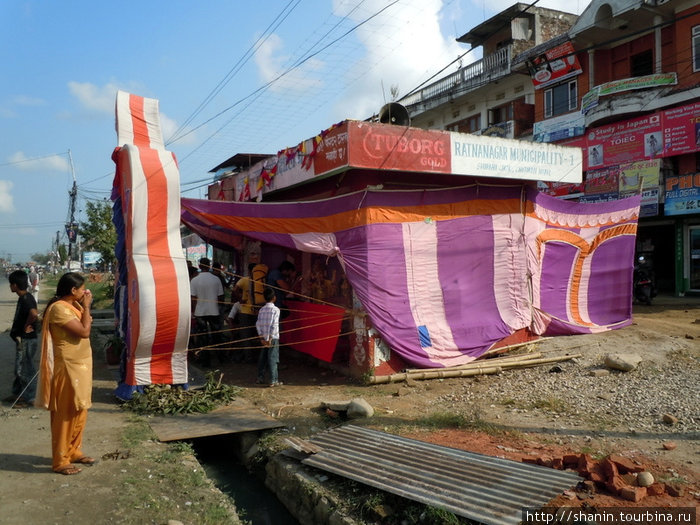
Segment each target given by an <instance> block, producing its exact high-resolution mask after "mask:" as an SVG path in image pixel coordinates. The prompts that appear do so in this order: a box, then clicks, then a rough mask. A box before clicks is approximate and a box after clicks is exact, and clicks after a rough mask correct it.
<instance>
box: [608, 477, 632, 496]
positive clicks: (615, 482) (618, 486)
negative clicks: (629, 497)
mask: <svg viewBox="0 0 700 525" xmlns="http://www.w3.org/2000/svg"><path fill="white" fill-rule="evenodd" d="M626 487H629V485H628V484H627V483H625V482H624V480H623V479H622V478H621V477H620V475H619V474H616V475H615V476H613V477H612V478H610V479H608V481H607V482H606V483H605V488H606V489H608V491H610V492H611V493H613V494H615V495H618V494H620V492H622V489H624V488H626ZM640 488H641V487H640Z"/></svg>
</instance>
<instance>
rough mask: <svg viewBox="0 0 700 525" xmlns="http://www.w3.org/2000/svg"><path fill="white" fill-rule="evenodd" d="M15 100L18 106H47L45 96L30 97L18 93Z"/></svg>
mask: <svg viewBox="0 0 700 525" xmlns="http://www.w3.org/2000/svg"><path fill="white" fill-rule="evenodd" d="M13 102H14V103H15V104H16V105H18V106H45V105H46V100H44V99H43V98H37V97H30V96H28V95H17V96H16V97H15V98H14V99H13Z"/></svg>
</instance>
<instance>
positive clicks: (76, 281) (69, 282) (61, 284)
mask: <svg viewBox="0 0 700 525" xmlns="http://www.w3.org/2000/svg"><path fill="white" fill-rule="evenodd" d="M83 284H85V277H83V276H82V275H80V274H79V273H76V272H68V273H64V274H63V275H62V276H61V278H60V279H59V280H58V284H57V285H56V295H54V296H53V297H52V298H51V300H50V301H49V302H48V303H47V304H46V310H44V313H46V312H47V311H48V309H49V306H51V305H52V304H53V303H55V302H56V301H58V300H59V299H60V298H61V297H64V296H66V295H70V294H71V293H72V291H73V288H80V287H81V286H82V285H83Z"/></svg>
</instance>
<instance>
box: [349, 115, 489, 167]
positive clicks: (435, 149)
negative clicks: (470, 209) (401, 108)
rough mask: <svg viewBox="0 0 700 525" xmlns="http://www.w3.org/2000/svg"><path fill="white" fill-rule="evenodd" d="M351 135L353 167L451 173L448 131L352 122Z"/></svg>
mask: <svg viewBox="0 0 700 525" xmlns="http://www.w3.org/2000/svg"><path fill="white" fill-rule="evenodd" d="M349 132H350V135H349V138H348V140H349V149H350V151H349V160H350V165H352V166H353V167H356V168H367V169H384V170H400V171H414V172H432V173H450V172H451V170H452V166H451V155H450V141H451V136H450V133H448V132H438V131H435V130H424V129H419V128H409V127H406V126H392V125H389V124H366V123H361V122H352V123H350V124H349ZM464 136H471V135H466V134H464ZM474 138H481V137H474ZM485 140H487V141H492V140H497V139H485Z"/></svg>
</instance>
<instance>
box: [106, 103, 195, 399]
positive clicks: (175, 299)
mask: <svg viewBox="0 0 700 525" xmlns="http://www.w3.org/2000/svg"><path fill="white" fill-rule="evenodd" d="M116 118H117V120H116V125H117V136H118V143H119V145H120V147H119V148H117V150H116V151H115V155H114V160H115V162H116V164H117V173H116V175H115V181H117V182H118V186H119V192H120V195H121V199H122V211H123V216H124V226H125V251H126V259H127V282H128V289H127V310H128V314H127V315H128V334H127V348H128V357H127V373H126V383H127V384H129V385H149V384H181V383H186V382H187V342H188V339H189V333H190V282H189V277H188V273H187V264H186V262H185V259H184V257H183V252H182V244H181V242H180V173H179V170H178V166H177V161H176V160H175V155H174V154H173V153H171V152H168V151H166V150H165V147H164V144H163V134H162V132H161V128H160V118H159V113H158V101H157V100H155V99H150V98H144V97H139V96H136V95H132V94H129V93H126V92H123V91H119V92H118V93H117V105H116Z"/></svg>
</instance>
